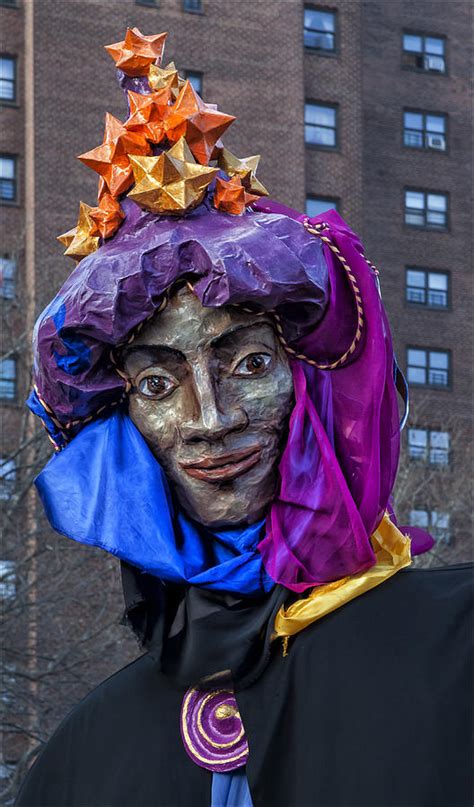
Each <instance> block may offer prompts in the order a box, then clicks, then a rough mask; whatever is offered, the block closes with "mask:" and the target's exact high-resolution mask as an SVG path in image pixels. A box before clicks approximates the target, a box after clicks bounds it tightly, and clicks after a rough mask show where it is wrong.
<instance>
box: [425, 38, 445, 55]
mask: <svg viewBox="0 0 474 807" xmlns="http://www.w3.org/2000/svg"><path fill="white" fill-rule="evenodd" d="M425 52H426V53H433V54H435V55H436V56H444V39H437V38H435V37H433V36H427V37H426V38H425Z"/></svg>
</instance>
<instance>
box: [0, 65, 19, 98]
mask: <svg viewBox="0 0 474 807" xmlns="http://www.w3.org/2000/svg"><path fill="white" fill-rule="evenodd" d="M0 101H7V102H8V103H12V104H14V103H15V101H16V57H15V56H0Z"/></svg>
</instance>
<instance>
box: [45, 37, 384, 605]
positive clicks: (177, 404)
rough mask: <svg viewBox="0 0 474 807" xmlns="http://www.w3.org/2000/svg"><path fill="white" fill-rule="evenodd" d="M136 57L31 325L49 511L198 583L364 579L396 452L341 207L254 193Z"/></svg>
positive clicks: (151, 67) (181, 92) (365, 282)
mask: <svg viewBox="0 0 474 807" xmlns="http://www.w3.org/2000/svg"><path fill="white" fill-rule="evenodd" d="M160 41H161V40H160ZM147 47H148V45H147ZM160 47H161V45H160ZM132 50H133V48H132ZM145 50H146V48H145ZM142 51H143V49H141V50H140V53H141V54H142V55H141V56H140V59H141V61H140V59H139V62H140V63H139V64H137V66H136V71H138V73H137V72H136V71H135V73H133V74H132V73H130V71H128V72H122V71H121V70H119V79H120V82H121V84H122V86H123V88H124V89H125V91H126V92H127V97H128V102H129V113H130V114H129V117H128V119H127V120H126V121H125V122H124V123H123V124H122V123H120V122H119V121H117V120H116V119H114V118H112V117H111V116H108V117H107V119H106V133H105V144H103V145H102V146H99V147H98V148H97V149H94V150H93V151H92V152H88V153H87V154H86V155H82V156H81V159H82V161H83V162H85V163H86V164H87V165H88V166H89V167H91V168H93V169H94V170H96V171H97V172H98V173H99V174H100V185H99V199H98V205H97V207H95V208H91V207H89V206H87V205H84V204H83V203H81V208H80V215H79V220H78V223H77V227H76V228H74V230H72V231H69V232H68V233H66V234H64V235H63V236H61V237H60V240H62V242H63V243H64V244H65V245H66V246H67V249H66V254H68V255H71V256H72V257H74V258H75V259H76V260H78V261H79V262H78V264H77V266H76V268H75V269H74V270H73V272H72V273H71V275H70V276H69V278H68V279H67V280H66V282H65V284H64V285H63V287H62V289H61V290H60V291H59V292H58V294H57V295H56V297H55V299H54V300H53V301H52V303H51V304H50V305H49V306H48V307H47V308H46V309H45V311H44V312H43V313H42V314H41V316H40V317H39V320H38V322H37V325H36V329H35V335H34V350H35V367H34V382H35V387H34V391H33V392H32V394H31V396H30V399H29V405H30V407H31V409H32V410H33V411H34V412H35V413H36V414H37V415H39V416H40V417H41V419H42V421H43V423H44V425H45V427H46V429H47V431H48V433H49V435H50V437H51V439H52V441H53V442H54V444H55V447H56V449H57V451H58V453H57V456H56V457H54V458H53V459H52V460H51V462H50V464H49V465H48V466H47V468H46V469H45V470H44V471H43V472H42V474H41V475H40V477H39V479H38V482H37V484H38V489H39V491H40V494H41V496H42V499H43V502H44V504H45V508H46V512H47V514H48V517H49V518H50V521H51V523H52V525H53V526H54V527H55V528H56V529H58V530H59V531H60V532H63V533H65V534H66V535H69V536H70V537H71V538H73V539H75V540H79V541H82V542H84V543H89V544H94V545H97V546H101V547H103V548H104V549H106V550H107V551H109V552H112V553H113V554H115V555H117V556H118V557H120V558H122V559H124V560H126V561H127V562H129V563H131V564H132V565H134V566H135V567H137V568H139V569H141V570H144V571H147V572H149V573H151V574H153V575H155V576H157V577H159V578H160V579H162V580H169V581H174V582H184V583H187V584H192V585H196V586H201V587H203V588H206V587H207V588H214V589H217V590H221V591H235V592H238V593H249V592H254V591H261V590H268V589H269V588H271V587H272V586H273V585H274V584H275V583H279V584H281V585H283V586H284V587H286V588H288V589H290V590H291V591H294V592H297V593H301V592H304V591H306V590H307V589H310V588H312V587H314V586H324V585H326V584H331V583H332V582H333V581H337V580H340V579H342V578H345V577H347V576H353V575H358V574H361V573H363V572H364V571H366V570H370V569H371V568H373V567H376V566H377V546H376V545H374V542H373V540H371V536H372V534H373V533H374V530H376V528H377V526H378V525H379V524H380V523H381V520H382V519H383V517H384V514H385V512H386V510H387V507H388V506H389V497H390V494H391V490H392V487H393V484H394V479H395V473H396V467H397V462H398V452H399V422H398V407H397V402H396V389H395V375H394V356H393V348H392V341H391V337H390V331H389V327H388V323H387V320H386V316H385V312H384V309H383V305H382V301H381V298H380V294H379V290H378V280H377V272H376V270H375V269H374V267H373V266H372V265H371V264H370V263H368V262H367V260H366V259H365V257H364V255H363V250H362V246H361V244H360V242H359V240H358V238H357V236H355V235H354V233H352V232H351V231H350V229H349V228H348V227H347V225H346V224H345V223H344V221H343V220H342V219H341V218H340V216H339V215H338V214H337V213H336V212H335V211H329V212H328V213H325V214H323V215H322V216H318V217H316V218H315V219H308V218H307V217H306V216H304V215H300V214H298V213H297V212H296V211H293V210H290V209H288V208H285V207H284V206H282V205H279V204H278V203H276V202H272V201H270V200H267V199H265V198H264V197H265V195H266V193H267V192H266V190H265V188H264V187H263V186H262V185H261V183H260V182H259V180H258V179H257V177H256V175H255V171H256V167H257V163H258V158H254V157H252V158H244V159H239V158H237V157H235V156H234V155H232V154H231V153H230V152H228V151H227V150H226V149H225V148H224V147H223V146H222V143H221V141H220V137H221V135H222V134H223V132H224V131H225V129H226V128H227V127H228V125H229V124H230V123H231V122H232V120H233V118H232V116H229V115H225V114H223V113H220V112H219V111H218V110H216V109H215V108H214V107H212V106H210V105H207V104H204V102H203V101H202V100H201V99H200V98H199V96H197V95H196V93H195V92H194V90H193V89H192V87H191V85H190V84H189V82H185V83H183V82H178V78H177V74H176V75H175V73H173V70H171V69H169V70H161V68H160V67H159V65H157V64H156V59H157V58H158V57H157V55H156V54H154V55H151V56H150V58H149V59H148V57H147V59H148V61H147V59H145V57H144V56H143V52H142ZM137 52H138V51H137ZM147 52H148V51H147ZM137 58H138V57H137ZM143 59H145V62H146V64H144V63H142V62H143ZM134 69H135V68H134ZM65 496H66V497H67V499H68V508H67V510H66V509H65V508H64V506H63V502H64V497H65Z"/></svg>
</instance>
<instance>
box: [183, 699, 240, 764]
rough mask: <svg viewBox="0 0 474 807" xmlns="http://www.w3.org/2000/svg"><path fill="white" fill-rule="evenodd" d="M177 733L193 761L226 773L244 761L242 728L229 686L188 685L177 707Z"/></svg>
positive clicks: (235, 702)
mask: <svg viewBox="0 0 474 807" xmlns="http://www.w3.org/2000/svg"><path fill="white" fill-rule="evenodd" d="M181 737H182V739H183V743H184V747H185V749H186V752H187V754H188V756H190V757H191V759H192V760H193V762H195V763H196V765H200V767H201V768H207V770H208V771H214V772H215V773H226V772H227V771H233V770H235V769H236V768H241V767H242V765H245V763H246V762H247V758H248V755H249V748H248V743H247V739H246V737H245V730H244V727H243V724H242V720H241V717H240V714H239V710H238V707H237V701H236V700H235V697H234V693H233V692H232V690H231V689H214V690H208V689H197V688H196V687H193V688H191V689H188V691H187V692H186V694H185V696H184V698H183V704H182V707H181Z"/></svg>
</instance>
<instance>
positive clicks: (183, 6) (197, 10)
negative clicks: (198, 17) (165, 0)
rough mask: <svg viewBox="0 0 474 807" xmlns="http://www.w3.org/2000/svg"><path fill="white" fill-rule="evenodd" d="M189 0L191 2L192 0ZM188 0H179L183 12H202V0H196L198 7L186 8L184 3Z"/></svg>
mask: <svg viewBox="0 0 474 807" xmlns="http://www.w3.org/2000/svg"><path fill="white" fill-rule="evenodd" d="M190 1H191V2H193V0H190ZM188 2H189V0H181V9H182V11H183V14H204V8H203V0H198V2H199V8H187V7H186V4H187V3H188Z"/></svg>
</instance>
